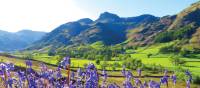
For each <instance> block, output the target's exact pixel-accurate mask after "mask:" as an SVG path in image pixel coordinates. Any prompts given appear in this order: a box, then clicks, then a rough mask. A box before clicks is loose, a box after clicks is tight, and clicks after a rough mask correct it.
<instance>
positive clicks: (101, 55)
mask: <svg viewBox="0 0 200 88" xmlns="http://www.w3.org/2000/svg"><path fill="white" fill-rule="evenodd" d="M124 52H125V49H124V48H123V47H122V46H117V47H116V46H104V47H101V48H94V47H91V46H79V47H70V48H67V49H62V50H57V51H56V52H55V50H52V49H50V50H49V52H48V54H49V55H60V56H66V55H68V56H70V57H73V58H83V59H88V60H96V59H99V60H106V61H108V60H111V59H112V57H119V58H121V57H120V54H123V53H124ZM125 56H126V55H125Z"/></svg>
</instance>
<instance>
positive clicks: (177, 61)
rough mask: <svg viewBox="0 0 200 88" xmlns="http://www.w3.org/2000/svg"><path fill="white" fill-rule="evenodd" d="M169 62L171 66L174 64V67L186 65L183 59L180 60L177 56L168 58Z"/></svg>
mask: <svg viewBox="0 0 200 88" xmlns="http://www.w3.org/2000/svg"><path fill="white" fill-rule="evenodd" d="M170 61H171V63H172V64H174V65H176V66H177V65H183V64H185V63H186V62H185V61H184V60H183V59H180V58H179V57H178V56H172V57H171V58H170Z"/></svg>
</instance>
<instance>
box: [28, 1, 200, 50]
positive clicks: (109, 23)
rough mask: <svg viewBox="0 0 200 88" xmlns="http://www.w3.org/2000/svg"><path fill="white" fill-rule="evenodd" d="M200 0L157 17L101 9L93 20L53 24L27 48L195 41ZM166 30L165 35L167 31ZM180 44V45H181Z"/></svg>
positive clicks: (199, 21)
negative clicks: (40, 37)
mask: <svg viewBox="0 0 200 88" xmlns="http://www.w3.org/2000/svg"><path fill="white" fill-rule="evenodd" d="M199 8H200V3H199V2H197V3H194V4H192V5H191V6H189V7H188V8H186V9H184V10H183V11H181V12H180V13H178V14H175V15H167V16H163V17H156V16H153V15H150V14H143V15H140V16H135V17H119V16H118V15H117V14H114V13H109V12H104V13H102V14H100V16H99V18H97V19H96V20H94V21H93V20H91V19H89V18H85V19H80V20H78V21H74V22H68V23H65V24H62V25H61V26H59V27H57V28H55V29H54V30H53V31H51V32H50V33H48V34H47V35H46V36H45V37H43V38H42V39H40V40H39V41H37V43H35V44H33V45H32V46H30V47H29V48H28V49H41V48H44V47H48V46H50V47H54V48H60V47H70V46H78V45H82V44H85V45H87V44H92V43H95V42H98V41H101V42H102V43H103V44H105V45H108V46H110V45H116V44H120V43H123V44H124V43H125V45H126V46H143V45H149V44H154V43H162V42H170V41H173V40H180V43H181V42H182V43H183V41H187V42H184V44H185V45H188V44H190V41H192V42H197V41H198V39H196V37H195V36H196V35H199V34H200V33H199V31H198V30H199V29H200V28H199V26H200V20H199V18H200V9H199ZM166 34H167V35H166ZM184 44H182V45H181V46H184Z"/></svg>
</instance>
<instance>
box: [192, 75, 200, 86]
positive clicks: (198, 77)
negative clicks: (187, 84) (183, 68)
mask: <svg viewBox="0 0 200 88" xmlns="http://www.w3.org/2000/svg"><path fill="white" fill-rule="evenodd" d="M193 82H194V83H195V84H200V76H194V78H193Z"/></svg>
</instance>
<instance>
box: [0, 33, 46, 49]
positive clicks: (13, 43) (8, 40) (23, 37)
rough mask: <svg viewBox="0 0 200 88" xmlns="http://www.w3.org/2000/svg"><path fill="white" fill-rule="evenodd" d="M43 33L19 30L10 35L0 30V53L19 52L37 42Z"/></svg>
mask: <svg viewBox="0 0 200 88" xmlns="http://www.w3.org/2000/svg"><path fill="white" fill-rule="evenodd" d="M44 35H45V32H37V31H31V30H21V31H19V32H15V33H11V32H7V31H1V30H0V51H11V50H19V49H23V48H25V47H27V46H28V45H29V44H31V43H33V42H35V41H37V40H39V39H40V38H41V37H42V36H44Z"/></svg>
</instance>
